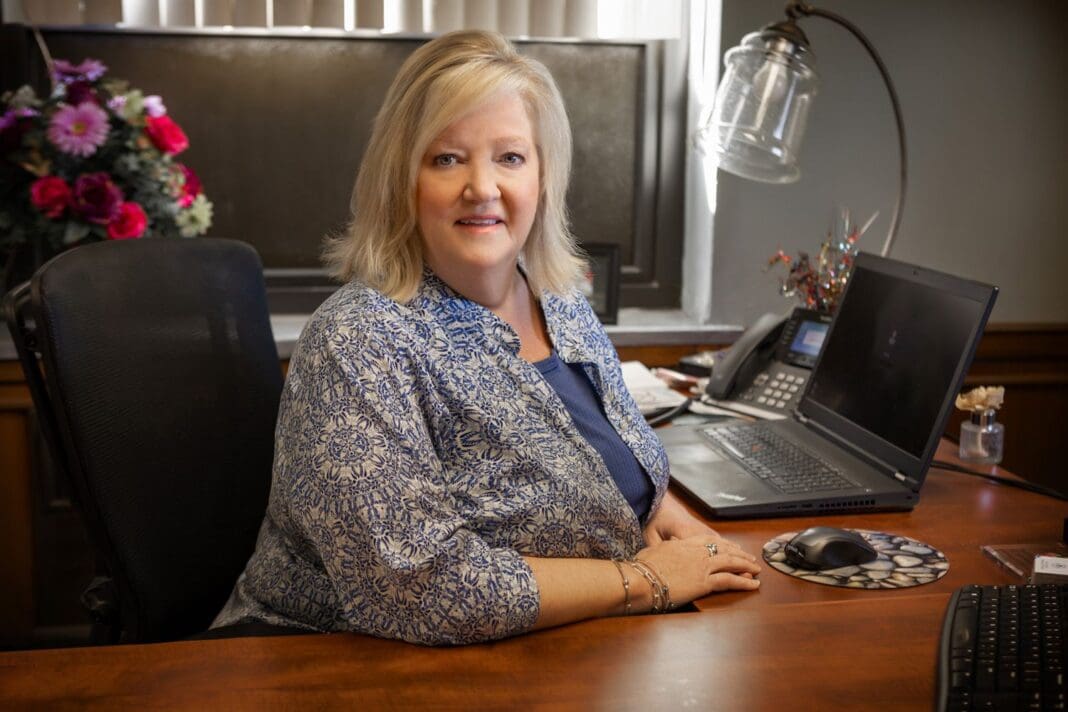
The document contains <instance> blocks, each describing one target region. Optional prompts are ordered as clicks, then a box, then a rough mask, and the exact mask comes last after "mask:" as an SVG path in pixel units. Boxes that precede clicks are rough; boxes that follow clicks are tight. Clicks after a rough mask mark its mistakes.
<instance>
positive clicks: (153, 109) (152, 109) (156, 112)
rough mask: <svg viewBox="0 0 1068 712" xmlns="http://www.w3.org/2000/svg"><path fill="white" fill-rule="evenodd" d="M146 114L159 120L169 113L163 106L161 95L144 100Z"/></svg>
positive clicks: (153, 95) (149, 96) (150, 96)
mask: <svg viewBox="0 0 1068 712" xmlns="http://www.w3.org/2000/svg"><path fill="white" fill-rule="evenodd" d="M144 107H145V113H146V114H148V115H149V116H151V117H153V118H158V117H160V116H163V115H164V114H166V113H167V107H166V106H164V105H163V99H161V98H160V96H159V94H149V95H148V96H146V97H145V100H144Z"/></svg>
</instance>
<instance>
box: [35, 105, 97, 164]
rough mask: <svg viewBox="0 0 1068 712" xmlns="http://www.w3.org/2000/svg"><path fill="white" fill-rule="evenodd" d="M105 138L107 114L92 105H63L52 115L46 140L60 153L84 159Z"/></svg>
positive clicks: (91, 153) (92, 152) (94, 150)
mask: <svg viewBox="0 0 1068 712" xmlns="http://www.w3.org/2000/svg"><path fill="white" fill-rule="evenodd" d="M107 137H108V115H107V113H106V112H105V111H104V110H103V109H101V108H100V107H99V106H97V105H96V104H94V103H92V102H88V101H87V102H83V103H81V104H79V105H78V106H64V107H62V108H61V109H60V110H59V111H57V112H56V113H55V115H54V116H52V121H51V123H50V124H49V126H48V138H49V140H50V141H51V142H52V143H54V144H55V145H56V146H57V147H58V148H59V150H61V151H63V152H65V153H69V154H71V155H72V156H80V157H82V158H86V157H88V156H91V155H93V154H94V153H96V149H98V148H100V147H101V146H102V145H103V144H104V141H105V140H107Z"/></svg>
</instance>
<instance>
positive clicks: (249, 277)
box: [4, 239, 283, 643]
mask: <svg viewBox="0 0 1068 712" xmlns="http://www.w3.org/2000/svg"><path fill="white" fill-rule="evenodd" d="M4 314H5V317H6V319H7V321H8V325H9V327H10V328H11V332H12V336H13V337H14V340H15V345H16V348H17V351H18V354H19V358H20V360H21V362H22V366H23V370H24V371H25V372H26V379H27V382H28V383H29V386H30V390H31V393H32V397H33V402H34V407H35V409H36V411H37V415H38V419H39V420H40V426H41V430H42V433H43V435H44V436H45V439H46V441H47V442H48V445H49V447H50V449H51V450H52V453H53V455H54V456H55V457H54V459H55V461H56V462H57V463H60V465H61V466H62V467H64V468H65V470H66V473H67V475H68V476H69V478H70V480H71V484H72V485H73V489H74V492H75V494H76V496H77V500H78V503H79V505H80V508H81V511H82V512H83V514H84V518H85V520H86V526H87V528H88V531H89V535H90V539H91V541H92V542H93V543H94V545H95V547H96V549H97V553H98V555H99V557H100V559H101V560H102V561H103V563H104V565H105V567H106V572H107V577H101V578H98V579H96V580H94V582H93V584H92V585H91V586H90V588H89V590H87V591H86V593H85V595H84V596H83V602H85V603H86V605H87V607H88V608H89V609H90V614H91V618H92V619H93V623H94V634H93V637H94V640H95V642H108V643H109V642H152V641H162V640H174V639H179V638H184V637H187V636H190V635H192V634H195V633H200V632H202V631H204V630H205V629H206V628H207V627H208V625H209V624H210V623H211V620H212V618H213V617H214V616H215V614H216V613H217V612H218V611H219V609H220V608H221V607H222V605H223V603H225V602H226V599H227V597H228V596H229V594H230V590H231V588H232V587H233V585H234V582H235V581H236V579H237V576H238V574H240V572H241V571H242V569H243V568H244V566H245V563H246V562H247V560H248V558H249V556H250V555H251V553H252V550H253V548H254V545H255V541H256V535H257V531H258V529H259V526H260V523H261V521H262V519H263V514H264V511H265V509H266V504H267V496H268V492H269V490H270V480H271V462H272V457H273V439H274V425H275V419H276V416H277V411H278V401H279V398H280V395H281V389H282V375H281V369H280V366H279V361H278V352H277V350H276V348H275V343H274V338H273V336H272V333H271V325H270V321H269V315H268V311H267V301H266V294H265V290H264V282H263V271H262V267H261V264H260V260H259V257H258V256H257V254H256V252H255V251H254V250H253V249H252V248H251V247H249V246H248V245H245V244H243V243H240V242H234V241H230V240H213V239H195V240H180V239H145V240H135V241H116V242H104V243H98V244H92V245H87V246H84V247H79V248H77V249H74V250H71V251H69V252H66V253H63V254H61V255H59V256H58V257H56V258H54V259H53V260H51V261H50V262H48V263H47V264H45V265H44V266H42V267H41V268H40V269H39V270H38V271H37V273H36V274H35V275H34V276H33V279H32V280H31V281H30V282H29V283H27V284H25V285H22V286H21V287H18V288H16V289H15V290H13V291H12V292H10V293H9V294H8V295H7V297H6V298H5V299H4ZM38 356H39V357H40V358H38ZM42 366H43V372H42V368H41V367H42ZM253 632H254V633H258V632H262V631H253ZM278 632H283V631H278ZM235 634H241V632H240V631H237V632H236V633H235Z"/></svg>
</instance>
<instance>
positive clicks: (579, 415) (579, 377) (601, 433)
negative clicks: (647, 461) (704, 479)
mask: <svg viewBox="0 0 1068 712" xmlns="http://www.w3.org/2000/svg"><path fill="white" fill-rule="evenodd" d="M534 367H535V368H537V369H538V371H539V372H541V375H542V376H543V377H544V378H545V380H546V381H548V383H549V385H550V386H552V387H553V390H554V391H556V394H557V395H558V396H560V400H562V401H563V402H564V405H565V406H566V407H567V410H568V412H569V413H571V419H572V420H573V421H575V426H576V427H577V428H578V431H579V433H580V434H581V435H582V437H584V438H586V442H588V443H589V444H590V445H592V446H593V449H594V450H596V451H597V452H598V453H599V454H600V456H601V459H603V460H604V464H605V465H606V466H607V467H608V471H609V472H610V473H611V474H612V479H614V480H615V481H616V485H617V486H618V487H619V491H620V492H622V493H623V496H624V497H625V498H626V500H627V503H628V504H629V505H630V508H631V509H633V510H634V514H636V515H637V516H638V520H639V521H641V520H642V519H643V518H644V517H645V515H646V514H647V513H648V512H649V506H650V505H651V504H652V501H653V495H654V494H655V490H654V488H653V483H652V481H651V480H650V479H649V477H648V476H647V475H646V474H645V470H643V469H642V466H641V463H639V462H638V460H637V459H636V458H635V457H634V453H633V452H631V449H630V448H629V447H627V444H626V443H624V442H623V439H622V438H620V437H619V433H617V432H616V430H615V428H613V427H612V424H611V423H609V422H608V418H606V417H605V414H604V409H603V408H602V407H601V401H600V399H599V398H598V397H597V392H596V391H594V389H593V384H592V383H590V379H589V377H588V376H587V375H586V371H584V370H583V368H582V365H581V364H577V363H566V362H564V361H561V360H560V357H559V356H558V355H557V354H556V351H555V350H553V352H552V353H551V354H550V356H549V358H547V359H544V360H542V361H538V362H536V363H535V364H534Z"/></svg>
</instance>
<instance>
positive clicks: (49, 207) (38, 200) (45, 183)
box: [30, 176, 71, 220]
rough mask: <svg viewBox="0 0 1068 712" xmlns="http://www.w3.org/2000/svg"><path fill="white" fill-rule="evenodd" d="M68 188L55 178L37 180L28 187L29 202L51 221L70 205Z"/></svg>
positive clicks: (60, 179) (47, 177) (46, 177)
mask: <svg viewBox="0 0 1068 712" xmlns="http://www.w3.org/2000/svg"><path fill="white" fill-rule="evenodd" d="M70 198H71V192H70V186H69V185H67V181H65V180H63V179H62V178H59V177H57V176H45V177H44V178H38V179H37V180H35V181H34V182H33V185H31V186H30V202H32V203H33V207H35V208H37V209H38V210H39V211H41V213H42V214H43V215H45V216H47V217H50V218H52V219H53V220H54V219H56V218H58V217H59V216H60V215H62V214H63V211H64V210H66V209H67V206H68V205H70Z"/></svg>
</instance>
